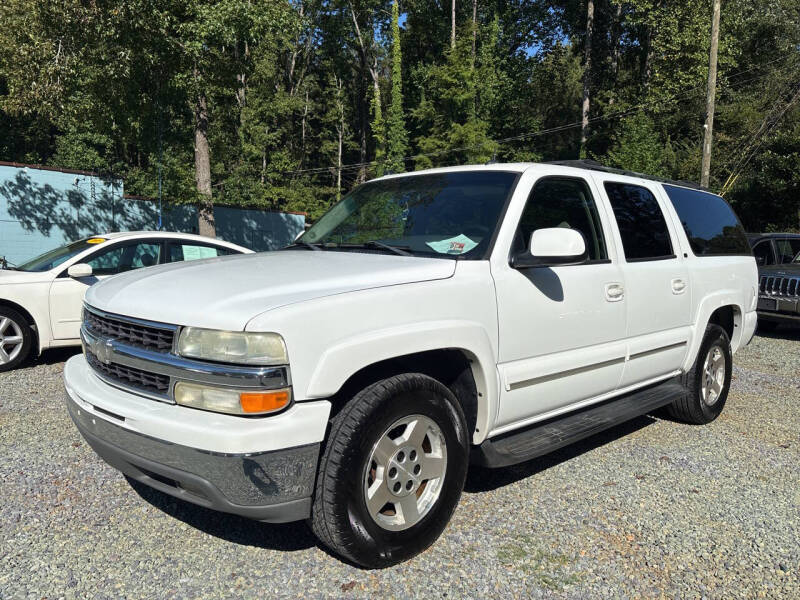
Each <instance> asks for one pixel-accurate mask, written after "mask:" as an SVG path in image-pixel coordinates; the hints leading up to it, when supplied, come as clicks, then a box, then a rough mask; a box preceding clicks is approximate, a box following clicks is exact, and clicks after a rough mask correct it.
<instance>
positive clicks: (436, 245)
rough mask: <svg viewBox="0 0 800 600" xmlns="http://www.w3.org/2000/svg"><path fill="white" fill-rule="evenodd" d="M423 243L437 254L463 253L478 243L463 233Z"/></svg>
mask: <svg viewBox="0 0 800 600" xmlns="http://www.w3.org/2000/svg"><path fill="white" fill-rule="evenodd" d="M425 243H426V244H427V245H428V246H430V247H431V248H433V250H434V251H436V252H438V253H439V254H464V252H469V251H470V250H472V249H473V248H474V247H475V246H477V245H478V242H473V241H472V240H471V239H469V238H468V237H467V236H465V235H464V234H463V233H462V234H461V235H457V236H456V237H452V238H449V239H446V240H440V241H438V242H425Z"/></svg>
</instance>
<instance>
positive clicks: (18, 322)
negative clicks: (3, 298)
mask: <svg viewBox="0 0 800 600" xmlns="http://www.w3.org/2000/svg"><path fill="white" fill-rule="evenodd" d="M32 345H33V331H31V328H30V326H29V325H28V321H27V320H26V319H25V317H23V316H22V315H21V314H20V313H19V312H17V311H16V310H14V309H13V308H8V307H7V306H0V372H3V371H11V370H12V369H16V368H17V367H18V366H19V365H20V364H22V362H23V361H24V360H25V359H26V358H28V354H30V351H31V346H32Z"/></svg>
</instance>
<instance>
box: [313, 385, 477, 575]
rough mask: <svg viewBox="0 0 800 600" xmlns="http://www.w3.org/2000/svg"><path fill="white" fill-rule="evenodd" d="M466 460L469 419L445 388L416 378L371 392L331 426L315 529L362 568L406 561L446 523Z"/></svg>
mask: <svg viewBox="0 0 800 600" xmlns="http://www.w3.org/2000/svg"><path fill="white" fill-rule="evenodd" d="M468 456H469V442H468V436H467V426H466V421H465V419H464V413H463V411H462V409H461V406H460V404H459V403H458V401H457V400H456V398H455V396H453V394H452V393H451V392H450V390H449V389H448V388H447V387H445V386H444V385H442V384H441V383H440V382H438V381H436V380H435V379H432V378H431V377H428V376H426V375H422V374H418V373H412V374H404V375H397V376H394V377H390V378H388V379H384V380H382V381H379V382H377V383H374V384H372V385H370V386H368V387H367V388H365V389H364V390H362V391H361V392H359V393H358V394H357V395H356V396H355V397H354V398H353V399H352V400H350V401H349V402H348V403H347V404H346V405H345V407H344V408H343V409H342V410H341V411H340V412H339V414H337V415H336V417H335V418H334V419H333V420H332V421H331V429H330V434H329V437H328V442H327V445H326V447H325V451H324V453H323V456H322V460H321V461H320V465H319V471H318V475H317V484H316V493H315V498H314V505H313V508H312V515H311V528H312V529H313V531H314V533H315V534H316V535H317V537H318V538H319V539H320V540H321V541H322V542H323V543H324V544H325V545H326V546H328V547H329V548H330V549H331V550H333V551H334V552H336V553H338V554H340V555H342V556H344V557H345V558H347V559H349V560H350V561H352V562H353V563H356V564H358V565H360V566H362V567H367V568H380V567H388V566H390V565H394V564H397V563H399V562H402V561H404V560H408V559H409V558H411V557H413V556H415V555H416V554H418V553H420V552H422V551H423V550H425V549H426V548H427V547H428V546H430V545H431V544H432V543H433V542H434V541H436V539H437V538H438V537H439V535H440V534H441V533H442V531H443V530H444V528H445V526H446V525H447V523H448V521H449V520H450V517H451V516H452V514H453V511H454V510H455V508H456V505H457V504H458V500H459V498H460V497H461V491H462V490H463V488H464V480H465V479H466V474H467V464H468ZM384 501H385V502H384Z"/></svg>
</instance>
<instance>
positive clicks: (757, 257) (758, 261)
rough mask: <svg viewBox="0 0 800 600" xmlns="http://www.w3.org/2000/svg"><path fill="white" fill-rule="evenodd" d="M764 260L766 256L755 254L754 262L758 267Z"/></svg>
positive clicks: (761, 265)
mask: <svg viewBox="0 0 800 600" xmlns="http://www.w3.org/2000/svg"><path fill="white" fill-rule="evenodd" d="M766 262H767V257H766V256H756V264H757V265H758V266H759V267H763V266H764V264H765V263H766Z"/></svg>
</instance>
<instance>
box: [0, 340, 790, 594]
mask: <svg viewBox="0 0 800 600" xmlns="http://www.w3.org/2000/svg"><path fill="white" fill-rule="evenodd" d="M799 349H800V330H794V331H792V330H782V329H781V330H778V332H776V334H774V335H771V336H769V337H760V336H757V337H756V338H755V339H754V340H753V342H752V344H751V345H750V346H748V347H747V348H745V349H744V350H742V351H741V352H740V353H739V354H738V355H737V356H736V359H735V365H736V366H735V371H734V383H733V390H732V393H731V395H730V397H729V399H728V405H727V407H726V409H725V411H724V412H723V414H722V416H721V417H720V418H719V419H718V420H717V421H716V422H714V423H713V424H711V425H709V426H705V427H696V426H688V425H682V424H678V423H674V422H672V421H670V420H666V419H661V418H651V417H642V418H640V419H637V420H635V421H632V422H630V423H628V424H625V425H623V426H620V427H617V428H615V429H613V430H611V431H608V432H606V433H604V434H601V435H599V436H597V437H595V438H592V439H590V440H588V441H586V442H584V443H581V444H579V445H577V446H573V447H571V448H568V449H565V450H563V451H559V452H557V453H555V454H553V455H550V456H548V457H544V458H542V459H539V460H536V461H532V462H530V463H527V464H525V465H522V466H518V467H512V468H507V469H502V470H497V471H487V470H479V469H473V470H472V471H471V472H470V475H469V479H468V482H467V489H466V491H465V493H464V495H463V497H462V500H461V504H460V505H459V508H458V510H457V511H456V514H455V517H454V519H453V521H452V522H451V524H450V526H449V527H448V528H447V530H446V531H445V533H444V535H443V536H442V538H441V539H440V540H439V541H438V542H437V543H436V544H435V545H434V546H433V548H431V549H430V550H428V551H427V552H425V553H424V554H422V555H421V556H419V557H417V558H415V559H414V560H411V561H410V562H408V563H405V564H402V565H400V566H397V567H393V568H390V569H386V570H383V571H363V570H360V569H357V568H354V567H352V566H350V565H347V564H345V563H343V562H341V561H339V560H337V559H336V558H335V557H333V556H331V555H330V554H328V553H326V552H325V551H324V550H323V549H321V548H320V547H318V546H317V545H316V543H315V540H314V538H313V537H312V535H311V533H310V532H309V530H308V529H307V528H306V526H305V525H304V524H302V523H298V524H291V525H281V526H275V525H265V524H259V523H255V522H252V521H248V520H245V519H241V518H238V517H233V516H228V515H223V514H219V513H215V512H212V511H208V510H205V509H202V508H199V507H195V506H193V505H190V504H186V503H183V502H181V501H177V500H174V499H172V498H171V497H169V496H166V495H163V494H160V493H158V492H155V491H152V490H150V489H148V488H145V487H139V486H138V484H137V486H136V487H132V486H131V485H130V484H129V483H128V482H127V481H126V480H125V479H124V478H123V477H122V476H121V475H120V474H118V473H117V472H116V471H114V470H113V469H111V468H110V467H108V466H106V465H105V464H104V463H103V462H102V461H101V460H100V459H98V458H97V457H96V456H95V455H94V453H93V452H92V451H91V449H90V448H89V447H88V446H87V445H86V444H85V443H84V442H83V441H82V439H81V438H80V436H79V434H78V433H77V431H76V430H75V428H74V427H73V425H72V423H71V421H70V420H69V417H68V416H67V413H66V410H65V408H64V406H63V404H62V400H61V371H62V367H63V361H64V360H65V359H66V358H67V357H68V356H69V355H70V353H68V352H60V353H55V354H52V353H51V354H49V355H46V356H45V357H44V360H43V361H42V362H40V363H38V364H36V365H35V366H31V367H28V368H26V369H23V370H20V371H17V372H14V373H4V374H0V452H1V454H0V456H2V464H0V485H1V486H2V487H0V598H57V597H66V598H73V597H79V598H83V597H91V598H105V597H113V598H117V597H127V596H130V597H152V598H167V597H181V598H183V597H187V598H195V597H228V596H246V597H264V596H273V595H274V596H287V597H296V596H306V597H321V596H324V597H362V598H366V597H370V598H371V597H376V596H392V597H416V596H427V597H433V596H437V597H462V596H467V597H480V598H484V597H490V596H498V597H499V596H515V597H516V596H527V597H533V598H544V597H547V598H551V597H563V598H595V597H622V598H626V597H631V598H633V597H635V598H639V597H668V598H678V597H681V598H682V597H691V598H694V597H706V598H757V597H768V598H798V597H800V463H798V453H799V452H800V434H798V432H800V352H798V350H799Z"/></svg>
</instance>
